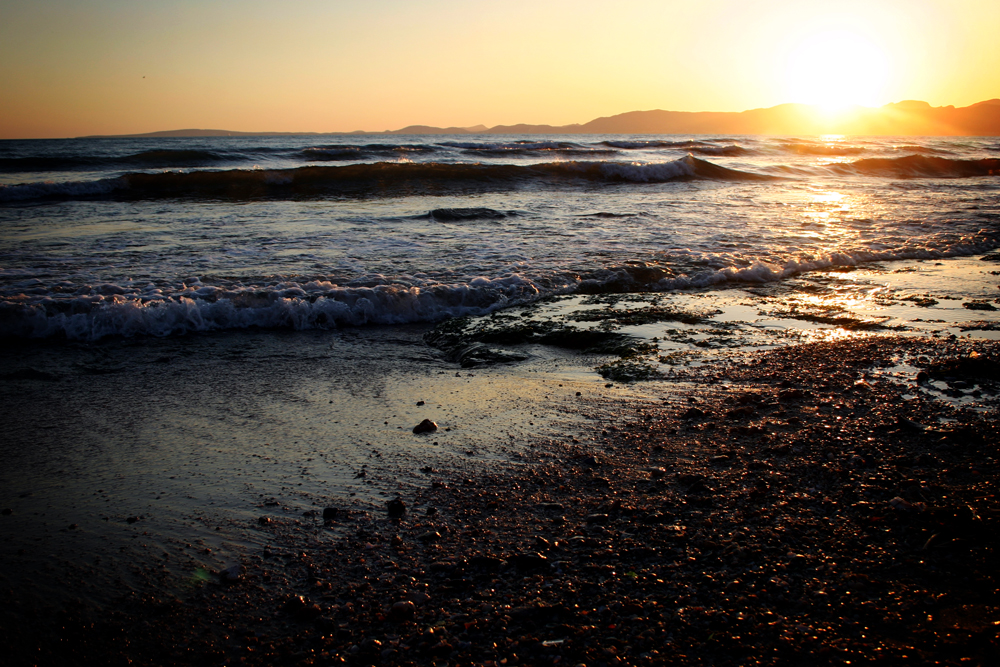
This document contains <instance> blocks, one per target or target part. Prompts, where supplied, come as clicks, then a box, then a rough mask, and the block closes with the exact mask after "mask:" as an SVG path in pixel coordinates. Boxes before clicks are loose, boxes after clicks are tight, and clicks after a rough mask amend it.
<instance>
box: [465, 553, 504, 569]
mask: <svg viewBox="0 0 1000 667" xmlns="http://www.w3.org/2000/svg"><path fill="white" fill-rule="evenodd" d="M504 562H505V561H503V560H502V559H500V558H494V557H493V556H473V557H472V558H470V559H469V565H470V566H471V567H474V568H477V569H480V570H485V571H487V572H496V571H497V570H499V569H500V568H501V567H503V564H504Z"/></svg>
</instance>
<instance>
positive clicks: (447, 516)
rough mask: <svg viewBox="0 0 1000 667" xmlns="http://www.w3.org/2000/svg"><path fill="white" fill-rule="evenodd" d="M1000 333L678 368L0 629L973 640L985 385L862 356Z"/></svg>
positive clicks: (858, 652)
mask: <svg viewBox="0 0 1000 667" xmlns="http://www.w3.org/2000/svg"><path fill="white" fill-rule="evenodd" d="M973 353H975V356H973ZM970 359H971V360H972V361H971V362H970V361H969V360H970ZM998 359H1000V346H998V344H997V343H996V342H991V341H964V340H955V341H947V340H945V341H941V340H931V339H923V338H902V337H897V336H894V337H882V338H878V339H868V340H848V341H841V342H832V343H813V344H807V345H800V346H792V347H787V348H783V349H779V350H773V351H768V352H762V353H758V354H756V355H754V361H755V363H753V364H752V365H750V364H740V365H738V366H736V365H730V366H728V367H725V368H719V367H716V368H714V369H710V368H707V367H705V368H702V369H693V370H691V371H690V372H689V374H688V375H689V377H688V379H689V380H690V381H691V382H692V386H691V389H689V390H688V391H687V392H686V393H685V395H679V396H677V397H676V398H674V399H669V400H667V401H664V400H662V399H661V400H660V401H655V402H654V401H647V402H644V403H639V404H637V403H636V402H635V401H634V400H629V401H621V402H619V401H616V400H609V399H601V400H599V401H594V402H593V404H592V405H591V407H590V408H588V409H587V411H588V413H590V414H591V416H595V417H598V419H596V420H595V421H594V424H593V425H592V426H590V427H589V428H588V429H585V431H584V433H585V435H584V437H583V438H578V439H576V440H577V441H576V442H573V440H567V439H565V438H558V439H556V438H549V439H545V440H544V442H540V443H537V444H536V446H535V447H529V448H528V449H527V451H526V452H525V453H524V454H523V459H522V461H523V462H522V464H521V465H520V466H518V468H519V469H509V468H508V469H507V470H505V471H503V472H502V473H501V472H500V471H494V472H487V473H485V474H481V475H478V476H469V477H467V478H465V479H461V478H457V479H447V480H445V479H437V480H435V481H436V482H437V483H434V484H426V485H423V487H422V488H417V489H408V490H404V491H402V492H401V493H400V495H401V497H402V498H403V501H404V502H405V503H406V504H407V506H408V507H407V512H406V514H405V515H404V516H403V517H402V518H390V517H389V516H388V513H387V512H386V511H385V509H384V508H377V509H375V508H372V509H368V510H363V511H352V510H350V509H349V508H341V509H342V512H341V513H340V514H339V516H338V519H337V520H336V521H335V522H333V523H329V524H326V525H324V522H323V521H322V519H321V517H320V516H318V515H317V516H314V517H309V518H304V517H299V518H293V516H292V515H291V514H279V513H278V512H277V511H276V510H275V511H271V512H268V514H271V515H272V517H271V520H270V521H269V522H267V523H266V524H263V525H259V526H257V527H256V528H255V529H254V530H258V531H260V532H261V533H263V534H266V536H267V541H268V545H267V546H266V547H263V548H262V549H256V550H251V551H249V552H248V553H247V554H246V557H245V558H244V559H242V560H241V563H240V565H241V566H242V567H241V569H239V570H238V571H237V572H234V573H233V574H235V576H234V577H231V579H232V581H228V582H227V581H226V575H222V576H221V577H220V576H219V575H218V574H212V575H209V576H206V577H205V579H204V580H203V581H202V582H200V583H197V584H196V585H195V584H192V585H191V587H190V588H189V589H188V590H187V591H186V592H185V593H184V594H182V595H147V596H134V597H132V598H130V599H124V600H120V601H119V602H118V603H116V604H115V605H113V606H112V607H111V608H110V610H109V611H108V612H106V613H105V614H102V615H101V616H100V617H99V618H96V619H95V618H93V617H91V616H88V614H87V613H86V611H85V610H75V611H74V610H71V609H67V610H64V611H63V613H62V615H60V616H58V617H57V618H58V621H57V623H56V624H54V625H53V626H52V627H51V628H50V629H49V631H48V633H42V634H39V635H37V636H36V637H35V638H36V639H43V638H44V639H45V640H46V641H45V642H44V643H43V644H41V645H34V642H33V641H32V637H31V634H30V633H29V634H23V633H24V630H25V628H24V627H23V626H19V624H17V623H13V622H10V621H12V620H13V619H14V617H13V616H12V614H16V613H17V607H16V606H15V607H7V609H8V610H10V611H8V612H7V616H8V618H7V619H5V623H4V624H3V627H4V628H5V632H6V633H7V636H6V637H4V639H5V640H7V644H8V646H11V647H15V648H14V649H13V652H12V653H11V654H10V655H12V656H16V657H15V663H13V664H21V663H20V662H16V661H17V660H18V659H21V660H23V661H24V663H23V664H28V663H29V662H39V663H40V664H47V663H49V664H52V663H55V662H59V663H60V664H83V662H85V661H87V662H90V664H94V660H95V659H96V661H97V662H98V663H103V664H124V661H125V660H126V659H128V660H129V661H131V664H234V663H236V662H237V661H238V662H240V663H241V664H340V663H341V662H346V663H347V664H379V663H381V664H444V663H445V662H447V663H448V664H467V663H470V662H471V663H473V664H551V663H555V664H559V663H566V664H578V663H584V664H603V663H607V664H644V663H645V664H657V663H663V662H674V663H677V664H750V663H754V662H756V663H757V664H790V663H794V662H796V661H801V660H809V661H810V662H811V663H813V664H846V663H847V661H850V662H851V664H857V663H858V662H861V663H876V664H902V663H908V662H914V661H915V662H917V663H925V662H935V661H937V663H938V664H981V665H986V664H990V663H991V661H994V660H995V659H996V658H997V656H998V644H997V633H996V627H997V625H996V623H997V622H998V621H1000V607H998V604H997V602H998V601H997V599H996V590H997V581H996V571H995V569H994V568H993V567H992V566H991V563H995V549H996V547H997V546H998V545H997V535H998V533H997V531H996V527H997V523H996V522H997V519H998V517H1000V503H998V502H997V498H996V495H995V488H996V482H997V473H998V468H997V465H996V451H995V443H996V442H997V441H998V437H997V436H998V423H997V418H996V410H995V407H993V408H991V409H989V410H984V411H975V410H971V409H968V408H956V407H954V406H951V405H948V404H946V403H943V402H941V401H937V400H933V399H931V398H928V397H927V396H926V395H923V394H920V395H916V396H913V397H912V398H907V396H911V395H912V394H910V392H912V391H913V390H914V387H913V385H912V384H911V385H905V384H899V383H897V382H894V381H892V380H891V379H889V378H886V377H884V376H879V375H877V374H875V373H873V372H872V370H873V369H877V368H878V367H880V366H885V365H889V364H893V363H898V362H899V361H900V360H905V361H908V362H909V363H911V364H913V365H914V366H915V367H919V368H920V369H921V370H922V371H923V372H925V373H927V374H928V375H927V378H926V379H924V378H921V380H920V382H922V383H923V382H927V381H940V380H942V379H944V378H951V380H950V382H951V384H953V385H956V386H960V383H962V382H969V381H972V382H974V383H976V384H978V385H979V386H980V387H982V388H987V387H989V388H991V389H992V391H996V388H997V382H998V380H1000V378H998V375H997V368H998ZM431 508H434V510H435V511H431ZM345 509H346V511H343V510H345ZM300 596H301V597H300ZM22 618H25V619H29V618H31V617H30V616H23V617H22ZM556 658H559V660H558V661H557V660H556Z"/></svg>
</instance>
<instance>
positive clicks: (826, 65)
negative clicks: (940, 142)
mask: <svg viewBox="0 0 1000 667" xmlns="http://www.w3.org/2000/svg"><path fill="white" fill-rule="evenodd" d="M889 74H890V67H889V58H888V56H887V54H886V53H885V51H884V50H883V49H882V48H881V47H880V46H879V45H877V44H876V43H874V42H873V41H871V40H870V39H868V38H866V37H864V36H862V35H860V34H858V33H854V32H851V31H848V30H829V31H824V32H818V33H813V34H809V35H805V36H803V38H802V39H801V41H799V42H798V43H797V44H796V45H794V46H793V47H792V48H791V50H790V51H789V52H788V55H787V57H786V70H785V79H786V87H787V89H788V94H789V96H790V99H792V100H794V101H795V102H801V103H804V104H814V105H817V106H819V107H820V108H821V109H823V110H824V111H826V112H828V113H830V114H831V115H834V114H836V113H838V112H840V111H843V110H844V109H846V108H847V107H850V106H854V105H859V106H878V105H880V104H882V103H884V100H883V97H884V95H885V89H886V84H887V83H888V81H889Z"/></svg>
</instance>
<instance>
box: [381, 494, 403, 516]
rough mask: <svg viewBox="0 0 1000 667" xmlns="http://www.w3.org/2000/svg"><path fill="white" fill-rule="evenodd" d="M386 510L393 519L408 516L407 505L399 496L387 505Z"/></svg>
mask: <svg viewBox="0 0 1000 667" xmlns="http://www.w3.org/2000/svg"><path fill="white" fill-rule="evenodd" d="M385 505H386V510H387V511H388V512H389V516H390V517H392V518H398V517H401V516H403V515H404V514H406V503H404V502H403V499H402V498H400V497H399V496H396V497H395V498H393V499H392V500H390V501H389V502H387V503H386V504H385Z"/></svg>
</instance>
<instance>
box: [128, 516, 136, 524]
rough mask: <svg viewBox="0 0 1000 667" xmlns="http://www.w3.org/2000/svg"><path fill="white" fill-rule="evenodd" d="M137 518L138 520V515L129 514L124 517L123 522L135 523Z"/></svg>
mask: <svg viewBox="0 0 1000 667" xmlns="http://www.w3.org/2000/svg"><path fill="white" fill-rule="evenodd" d="M138 520H139V517H137V516H130V517H129V518H127V519H125V523H135V522H136V521H138Z"/></svg>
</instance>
